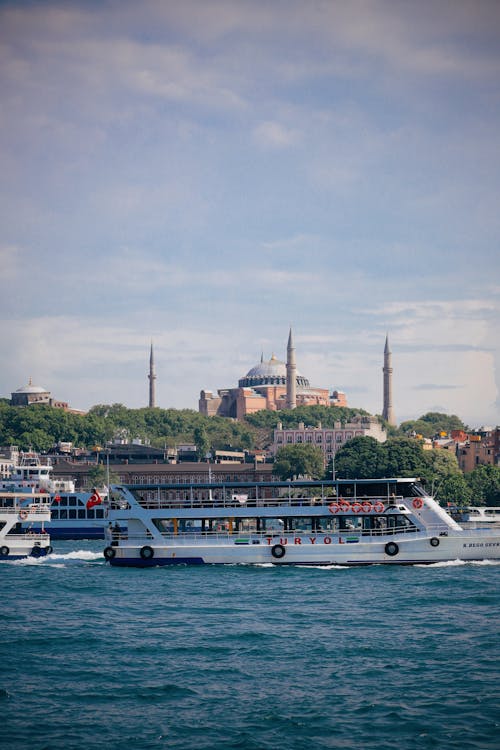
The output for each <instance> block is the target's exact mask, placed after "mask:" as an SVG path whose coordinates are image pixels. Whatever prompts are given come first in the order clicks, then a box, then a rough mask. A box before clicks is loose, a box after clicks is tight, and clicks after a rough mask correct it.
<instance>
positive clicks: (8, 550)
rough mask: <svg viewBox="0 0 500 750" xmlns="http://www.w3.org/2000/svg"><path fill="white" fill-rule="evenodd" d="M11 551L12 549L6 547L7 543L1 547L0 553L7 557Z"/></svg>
mask: <svg viewBox="0 0 500 750" xmlns="http://www.w3.org/2000/svg"><path fill="white" fill-rule="evenodd" d="M9 552H10V549H9V548H8V547H6V546H5V545H4V546H3V547H0V555H1V556H2V557H7V556H8V554H9Z"/></svg>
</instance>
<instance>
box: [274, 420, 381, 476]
mask: <svg viewBox="0 0 500 750" xmlns="http://www.w3.org/2000/svg"><path fill="white" fill-rule="evenodd" d="M354 437H373V438H375V440H377V441H378V442H379V443H384V442H385V441H386V439H387V433H386V431H385V429H384V427H383V426H382V425H381V424H380V422H379V421H378V420H377V419H376V417H371V416H362V415H360V414H359V415H357V416H355V417H353V418H352V419H351V421H350V422H347V423H344V424H342V423H341V422H335V425H334V427H322V425H321V424H319V425H318V426H317V427H310V426H307V427H306V426H305V425H304V423H303V422H300V423H299V425H298V427H296V428H294V427H290V428H286V429H284V428H283V425H282V424H281V422H278V426H277V427H276V429H275V430H274V434H273V444H272V446H271V453H272V454H273V456H275V455H276V453H277V452H278V450H279V449H280V448H283V447H284V446H286V445H300V444H305V445H315V446H316V447H317V448H320V449H321V451H322V452H323V456H324V462H325V466H326V465H327V464H328V463H329V462H330V461H331V460H332V458H333V457H334V455H335V453H336V452H337V451H338V450H340V448H342V447H343V446H344V445H345V444H346V443H347V442H348V441H349V440H351V439H352V438H354Z"/></svg>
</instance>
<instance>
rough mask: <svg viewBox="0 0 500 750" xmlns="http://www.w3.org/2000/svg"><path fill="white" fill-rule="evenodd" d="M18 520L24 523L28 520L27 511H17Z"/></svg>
mask: <svg viewBox="0 0 500 750" xmlns="http://www.w3.org/2000/svg"><path fill="white" fill-rule="evenodd" d="M19 518H21V519H22V520H23V521H26V519H27V518H28V511H27V510H20V511H19Z"/></svg>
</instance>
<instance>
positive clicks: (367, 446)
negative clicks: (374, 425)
mask: <svg viewBox="0 0 500 750" xmlns="http://www.w3.org/2000/svg"><path fill="white" fill-rule="evenodd" d="M382 467H383V453H382V444H381V443H379V442H378V441H377V440H375V438H372V437H355V438H352V440H349V441H348V442H347V443H345V445H343V446H342V448H341V449H340V450H338V451H337V453H336V454H335V474H336V476H337V477H339V478H341V479H375V478H377V477H381V476H383V468H382Z"/></svg>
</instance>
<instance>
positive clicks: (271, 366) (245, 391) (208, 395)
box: [198, 329, 347, 419]
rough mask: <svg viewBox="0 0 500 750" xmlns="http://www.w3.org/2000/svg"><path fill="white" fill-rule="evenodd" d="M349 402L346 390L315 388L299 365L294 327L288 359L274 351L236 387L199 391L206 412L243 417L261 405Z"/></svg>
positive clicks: (200, 407) (274, 407)
mask: <svg viewBox="0 0 500 750" xmlns="http://www.w3.org/2000/svg"><path fill="white" fill-rule="evenodd" d="M315 405H319V406H332V405H333V406H347V400H346V397H345V394H344V393H343V392H342V391H334V392H333V394H332V395H330V392H329V390H328V388H315V387H312V386H311V385H310V383H309V380H308V379H307V378H306V377H304V376H303V375H302V374H301V373H300V372H299V371H298V369H297V365H296V361H295V346H294V343H293V335H292V329H290V333H289V336H288V344H287V361H286V362H283V361H282V360H280V359H278V358H277V357H276V356H275V355H274V354H273V355H272V357H271V359H269V360H265V359H264V355H262V356H261V359H260V362H259V363H258V364H256V365H255V366H254V367H252V368H251V369H250V370H249V371H248V372H247V373H246V375H244V376H243V377H242V378H240V380H239V381H238V386H237V387H236V388H221V389H219V390H218V391H217V395H216V396H214V394H213V392H212V391H207V390H203V391H201V392H200V399H199V402H198V410H199V412H200V413H201V414H205V416H216V415H217V416H220V417H233V418H234V419H242V418H243V417H245V416H246V415H247V414H253V413H254V412H256V411H260V410H261V409H269V410H271V411H277V410H279V409H294V408H295V407H297V406H315Z"/></svg>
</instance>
